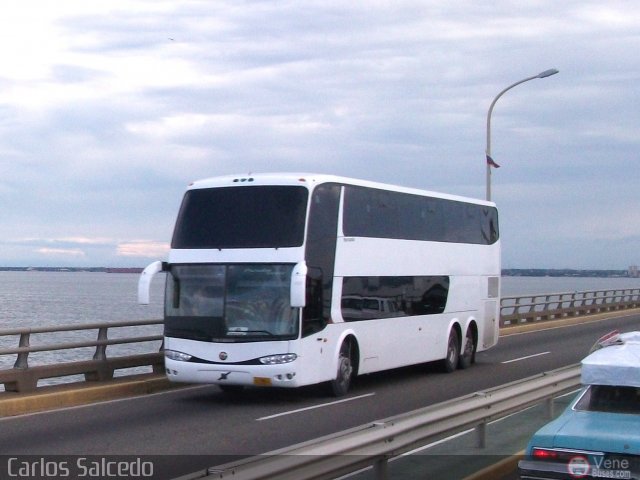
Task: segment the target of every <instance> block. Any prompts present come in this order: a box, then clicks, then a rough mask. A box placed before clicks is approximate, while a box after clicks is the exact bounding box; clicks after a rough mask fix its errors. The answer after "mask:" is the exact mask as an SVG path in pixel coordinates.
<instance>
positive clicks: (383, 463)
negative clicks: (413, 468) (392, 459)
mask: <svg viewBox="0 0 640 480" xmlns="http://www.w3.org/2000/svg"><path fill="white" fill-rule="evenodd" d="M388 467H389V462H388V461H387V457H384V456H383V457H380V458H378V459H377V460H376V461H375V463H374V464H373V478H374V479H375V480H387V478H388V474H389V468H388Z"/></svg>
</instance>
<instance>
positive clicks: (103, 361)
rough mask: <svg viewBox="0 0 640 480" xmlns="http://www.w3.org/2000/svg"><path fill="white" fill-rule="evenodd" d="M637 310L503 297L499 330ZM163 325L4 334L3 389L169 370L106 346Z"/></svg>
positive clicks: (555, 296) (587, 300)
mask: <svg viewBox="0 0 640 480" xmlns="http://www.w3.org/2000/svg"><path fill="white" fill-rule="evenodd" d="M637 307H640V289H625V290H593V291H586V292H568V293H550V294H541V295H519V296H511V297H503V298H502V299H501V303H500V326H501V327H506V326H511V325H516V324H522V323H530V322H538V321H545V320H553V319H559V318H566V317H578V316H583V315H591V314H594V313H600V312H605V311H614V310H622V309H627V308H637ZM162 323H163V322H162V320H142V321H130V322H109V323H107V322H104V323H91V324H85V325H83V324H80V325H78V324H75V325H61V326H50V327H33V328H12V329H5V330H0V358H2V357H3V356H7V355H17V358H16V360H15V363H14V365H13V368H4V369H3V368H2V367H0V384H4V389H5V391H12V392H32V391H34V390H36V389H37V387H38V381H39V380H43V379H51V378H57V377H64V376H69V375H84V379H85V381H100V380H108V379H111V378H113V375H114V371H115V370H120V369H125V368H133V367H148V366H151V367H152V369H153V371H154V372H157V373H159V372H162V371H163V370H164V368H163V358H162V354H161V353H160V352H159V351H153V352H148V353H135V354H129V355H124V356H107V346H109V345H123V344H136V343H142V342H153V341H162V335H160V334H157V335H143V336H132V337H129V338H124V337H122V338H109V331H113V330H115V329H125V328H127V327H129V328H132V327H142V326H153V325H158V326H160V325H162ZM88 330H96V331H97V334H96V336H95V337H94V338H95V339H92V340H86V339H82V340H78V333H79V332H83V331H88ZM63 332H70V333H69V337H70V338H72V340H69V338H67V339H65V340H66V341H65V342H59V343H43V344H41V345H32V344H31V343H32V342H31V340H32V335H36V334H50V335H51V337H54V336H55V335H57V334H60V333H63ZM12 336H13V337H16V338H17V339H18V346H17V347H13V348H4V346H5V345H6V344H7V343H8V342H7V341H4V339H6V338H7V337H12ZM84 347H93V348H95V350H94V351H93V357H92V358H91V359H86V360H74V361H66V360H61V359H59V358H56V359H55V363H50V364H47V365H37V366H32V365H29V354H30V353H38V352H55V351H68V350H72V349H80V348H84ZM161 349H162V347H161V348H160V350H161ZM85 355H86V354H85ZM86 356H88V355H86Z"/></svg>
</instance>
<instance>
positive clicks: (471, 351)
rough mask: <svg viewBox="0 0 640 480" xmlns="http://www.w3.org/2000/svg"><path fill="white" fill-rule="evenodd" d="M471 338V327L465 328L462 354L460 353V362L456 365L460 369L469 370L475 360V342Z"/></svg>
mask: <svg viewBox="0 0 640 480" xmlns="http://www.w3.org/2000/svg"><path fill="white" fill-rule="evenodd" d="M473 337H474V336H473V331H472V330H471V327H469V328H467V334H466V335H465V339H464V344H463V346H462V352H461V353H460V361H459V363H458V367H459V368H460V369H465V368H469V367H470V366H471V364H472V363H474V362H475V360H476V342H475V340H474V338H473Z"/></svg>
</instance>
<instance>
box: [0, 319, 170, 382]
mask: <svg viewBox="0 0 640 480" xmlns="http://www.w3.org/2000/svg"><path fill="white" fill-rule="evenodd" d="M162 323H163V322H162V321H161V320H140V321H130V322H108V323H107V322H104V323H90V324H80V325H60V326H50V327H32V328H11V329H6V330H0V339H3V337H4V338H6V337H12V336H13V337H16V338H19V340H18V346H17V347H13V348H0V356H2V355H17V356H16V360H15V363H14V365H13V368H10V369H4V370H0V383H2V384H4V389H5V391H9V392H32V391H34V390H36V388H37V386H38V380H42V379H48V378H55V377H63V376H68V375H84V377H85V381H101V380H109V379H111V378H113V375H114V371H115V370H118V369H124V368H134V367H144V366H151V367H152V369H153V371H154V372H157V373H160V372H163V371H164V365H163V355H162V353H161V351H156V352H152V353H142V354H133V355H124V356H115V357H109V356H107V347H108V346H110V345H131V344H138V343H144V342H157V341H162V338H163V337H162V335H160V334H156V335H142V336H133V337H121V338H109V331H113V330H116V329H127V328H128V329H131V328H132V327H134V328H135V327H145V326H149V325H162ZM91 330H95V331H96V332H97V334H96V336H95V340H87V339H79V337H81V336H82V332H87V331H91ZM62 332H70V333H69V335H68V336H67V338H66V341H64V342H59V343H42V344H39V345H31V340H32V336H34V335H37V334H58V333H62ZM51 337H54V335H51ZM2 343H3V344H5V343H7V342H6V341H5V342H2ZM86 347H90V348H91V347H95V350H94V353H93V358H92V359H91V360H80V361H77V360H76V361H65V362H62V363H55V364H47V365H37V366H30V365H29V354H31V353H37V352H54V351H61V350H66V351H70V350H74V349H81V348H86ZM161 348H162V347H161Z"/></svg>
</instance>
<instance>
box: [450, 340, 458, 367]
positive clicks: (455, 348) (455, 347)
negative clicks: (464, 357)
mask: <svg viewBox="0 0 640 480" xmlns="http://www.w3.org/2000/svg"><path fill="white" fill-rule="evenodd" d="M457 354H458V345H457V342H456V339H455V338H453V335H452V336H451V337H450V338H449V356H448V358H449V362H450V363H452V364H453V362H455V361H456V356H457Z"/></svg>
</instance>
